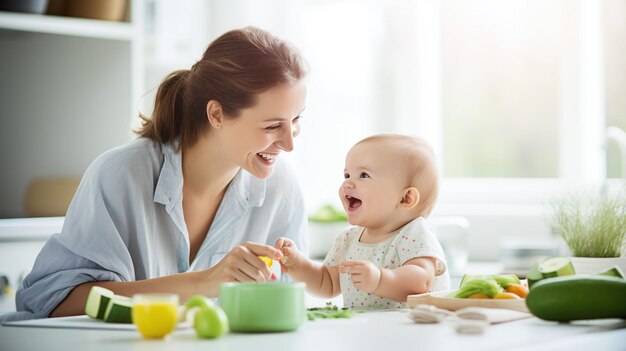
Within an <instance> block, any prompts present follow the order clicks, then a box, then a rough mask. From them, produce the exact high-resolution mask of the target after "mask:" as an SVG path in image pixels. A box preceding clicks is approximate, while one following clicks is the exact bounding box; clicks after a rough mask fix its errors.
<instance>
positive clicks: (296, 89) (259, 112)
mask: <svg viewBox="0 0 626 351" xmlns="http://www.w3.org/2000/svg"><path fill="white" fill-rule="evenodd" d="M305 99H306V87H305V85H304V83H303V82H302V81H299V82H296V83H291V84H281V85H278V86H275V87H273V88H270V89H268V90H266V91H264V92H263V93H261V94H259V95H257V99H256V104H255V105H253V106H252V107H249V108H246V109H243V110H241V112H240V114H239V116H237V117H236V118H233V119H225V120H224V122H223V126H222V128H221V129H222V130H221V131H220V134H221V140H222V143H223V144H227V145H223V147H222V151H223V152H224V153H226V155H224V156H225V158H226V159H228V160H229V161H230V162H232V163H233V164H234V165H236V166H238V167H241V168H243V169H245V170H246V171H248V172H249V173H251V174H253V175H254V176H256V177H257V178H260V179H264V178H267V177H269V176H270V175H271V174H272V170H273V166H274V163H275V162H276V159H277V157H278V155H279V154H280V153H281V152H282V151H287V152H289V151H291V150H293V138H295V137H296V136H297V135H298V134H299V133H300V114H301V113H302V111H303V110H304V103H305Z"/></svg>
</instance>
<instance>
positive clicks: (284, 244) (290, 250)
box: [274, 237, 300, 273]
mask: <svg viewBox="0 0 626 351" xmlns="http://www.w3.org/2000/svg"><path fill="white" fill-rule="evenodd" d="M274 246H275V247H276V248H277V249H278V250H280V252H282V253H283V257H282V258H281V259H280V269H281V271H282V272H283V273H286V272H287V271H288V269H289V266H292V265H293V264H294V263H295V261H296V259H297V258H298V255H299V254H300V251H298V248H297V247H296V244H295V243H294V242H293V241H292V240H290V239H287V238H282V237H281V238H278V239H277V240H276V245H274Z"/></svg>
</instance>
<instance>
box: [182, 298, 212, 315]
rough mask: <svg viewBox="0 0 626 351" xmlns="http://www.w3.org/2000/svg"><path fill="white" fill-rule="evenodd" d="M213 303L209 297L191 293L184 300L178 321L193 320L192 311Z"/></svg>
mask: <svg viewBox="0 0 626 351" xmlns="http://www.w3.org/2000/svg"><path fill="white" fill-rule="evenodd" d="M214 305H215V303H214V302H213V300H211V299H210V298H208V297H206V296H203V295H193V296H192V297H190V298H189V300H187V302H185V305H184V308H183V310H182V313H181V315H180V318H179V320H180V321H186V320H193V319H192V318H193V315H191V314H192V313H195V311H197V310H199V309H200V308H202V307H205V306H214Z"/></svg>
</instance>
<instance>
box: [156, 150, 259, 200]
mask: <svg viewBox="0 0 626 351" xmlns="http://www.w3.org/2000/svg"><path fill="white" fill-rule="evenodd" d="M161 150H162V153H163V158H164V160H163V166H162V168H161V173H160V175H159V179H158V181H157V185H156V189H155V191H154V198H153V200H154V202H158V203H160V204H163V205H165V206H166V207H167V208H168V209H170V210H171V209H172V208H173V207H174V206H175V204H176V203H179V202H180V201H181V199H182V194H183V173H182V157H181V153H180V152H176V151H175V150H174V149H173V148H172V146H171V145H170V144H169V143H165V144H162V145H161ZM266 187H267V180H265V179H258V178H256V177H255V176H253V175H252V174H250V173H248V172H247V171H245V170H243V169H240V170H239V172H237V174H236V175H235V178H233V180H232V181H231V182H230V184H229V186H228V189H227V190H226V194H225V195H224V200H237V202H238V203H239V204H240V205H241V207H243V208H248V207H260V206H262V205H263V202H264V201H265V193H266Z"/></svg>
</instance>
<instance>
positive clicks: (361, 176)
mask: <svg viewBox="0 0 626 351" xmlns="http://www.w3.org/2000/svg"><path fill="white" fill-rule="evenodd" d="M369 177H370V175H369V174H367V173H366V172H361V174H360V175H359V178H369Z"/></svg>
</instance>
